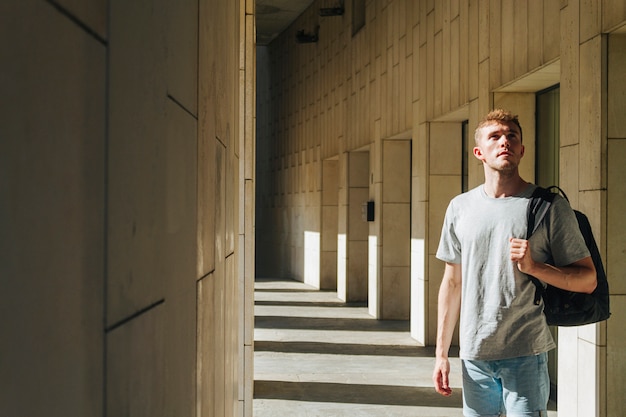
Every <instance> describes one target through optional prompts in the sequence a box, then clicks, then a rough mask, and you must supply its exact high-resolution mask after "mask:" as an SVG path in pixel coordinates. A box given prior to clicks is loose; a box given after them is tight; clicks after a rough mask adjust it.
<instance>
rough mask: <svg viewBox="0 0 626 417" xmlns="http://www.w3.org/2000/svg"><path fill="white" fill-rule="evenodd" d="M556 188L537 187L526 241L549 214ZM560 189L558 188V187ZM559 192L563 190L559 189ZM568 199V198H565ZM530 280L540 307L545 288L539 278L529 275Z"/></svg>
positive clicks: (529, 214) (530, 205)
mask: <svg viewBox="0 0 626 417" xmlns="http://www.w3.org/2000/svg"><path fill="white" fill-rule="evenodd" d="M555 187H556V186H551V187H548V188H543V187H539V186H537V188H535V191H533V194H532V195H531V197H530V201H529V202H528V211H527V220H528V229H527V231H526V239H530V237H531V236H532V234H533V233H534V232H535V231H536V230H537V228H538V227H539V225H540V224H541V222H542V221H543V219H544V217H546V214H548V210H549V209H550V206H551V205H552V202H553V201H554V196H555V195H556V194H555V193H553V192H551V191H550V190H551V189H553V188H555ZM556 188H558V187H556ZM559 191H561V189H560V188H559ZM565 198H567V197H565ZM528 278H529V279H530V280H531V281H532V283H533V284H535V287H536V290H535V300H534V303H535V305H539V303H540V302H541V296H542V294H543V292H544V291H545V288H544V286H543V284H542V283H541V281H539V280H538V279H537V278H535V277H533V276H531V275H529V276H528Z"/></svg>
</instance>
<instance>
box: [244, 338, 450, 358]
mask: <svg viewBox="0 0 626 417" xmlns="http://www.w3.org/2000/svg"><path fill="white" fill-rule="evenodd" d="M254 351H255V352H282V353H314V354H327V355H342V354H345V353H346V352H349V354H350V355H364V356H367V355H369V356H400V357H413V358H431V357H434V356H435V348H434V347H415V346H406V345H404V346H397V345H365V344H357V343H323V342H274V341H257V342H255V343H254ZM456 356H458V348H454V347H453V348H452V349H451V350H450V357H456Z"/></svg>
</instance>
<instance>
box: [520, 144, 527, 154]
mask: <svg viewBox="0 0 626 417" xmlns="http://www.w3.org/2000/svg"><path fill="white" fill-rule="evenodd" d="M525 150H526V147H525V146H524V145H522V153H521V156H524V151H525Z"/></svg>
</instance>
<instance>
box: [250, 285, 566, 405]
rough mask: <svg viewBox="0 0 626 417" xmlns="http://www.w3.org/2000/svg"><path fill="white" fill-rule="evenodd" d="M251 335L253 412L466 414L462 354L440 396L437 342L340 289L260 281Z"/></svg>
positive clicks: (453, 365) (453, 362)
mask: <svg viewBox="0 0 626 417" xmlns="http://www.w3.org/2000/svg"><path fill="white" fill-rule="evenodd" d="M254 337H255V347H254V350H255V353H254V378H255V383H254V417H283V416H284V417H287V416H288V417H301V416H307V417H309V416H316V417H317V416H319V417H321V416H333V417H339V416H351V417H359V416H376V417H379V416H397V417H403V416H424V417H434V416H442V417H443V416H445V417H456V416H462V415H463V414H462V398H461V395H462V394H461V376H460V361H459V359H458V357H455V358H452V374H451V377H452V386H453V388H454V393H453V395H452V397H449V398H445V397H442V396H440V395H438V394H437V393H435V391H434V389H433V388H432V382H431V372H432V368H433V364H434V354H433V348H425V347H421V346H418V344H417V343H416V342H415V340H413V339H411V337H410V336H409V323H408V322H404V321H379V320H374V319H373V318H372V317H371V316H369V314H368V313H367V307H366V306H365V305H363V304H361V305H355V304H345V303H343V302H341V301H340V300H339V299H338V298H337V294H336V293H335V292H329V291H317V290H315V289H314V288H312V287H310V286H308V285H305V284H303V283H300V282H296V281H284V280H267V279H258V280H257V282H256V284H255V332H254ZM550 416H551V417H555V416H556V412H554V411H552V412H550Z"/></svg>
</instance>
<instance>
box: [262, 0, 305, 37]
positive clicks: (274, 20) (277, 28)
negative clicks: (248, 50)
mask: <svg viewBox="0 0 626 417" xmlns="http://www.w3.org/2000/svg"><path fill="white" fill-rule="evenodd" d="M313 1H314V0H256V3H255V10H256V42H257V45H267V44H268V43H270V42H271V41H272V39H274V38H275V37H276V36H278V35H279V34H280V33H281V32H282V31H284V30H285V29H287V27H289V25H290V24H291V22H293V21H294V20H295V19H296V18H297V17H298V16H300V15H301V14H302V12H304V11H305V10H306V8H307V7H309V6H310V5H311V4H312V3H313Z"/></svg>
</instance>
